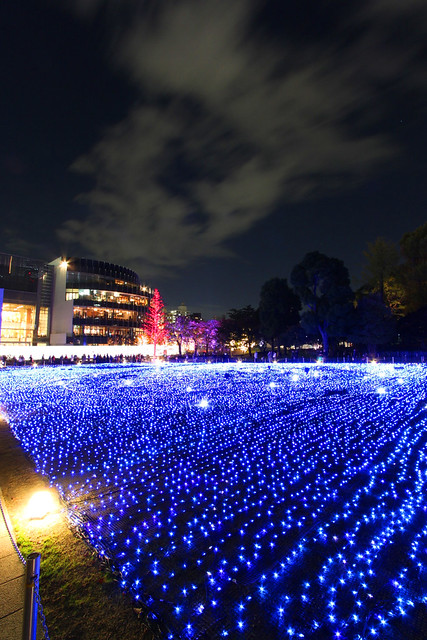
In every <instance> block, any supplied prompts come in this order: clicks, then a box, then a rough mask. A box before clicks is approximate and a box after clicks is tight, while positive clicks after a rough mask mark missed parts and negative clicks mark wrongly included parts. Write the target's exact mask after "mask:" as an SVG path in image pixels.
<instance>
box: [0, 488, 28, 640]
mask: <svg viewBox="0 0 427 640" xmlns="http://www.w3.org/2000/svg"><path fill="white" fill-rule="evenodd" d="M0 500H1V503H2V508H3V512H4V515H5V517H6V522H5V520H4V518H3V515H2V513H1V511H0V638H1V639H2V640H20V639H21V638H22V620H23V606H24V586H25V582H24V581H25V566H24V565H23V564H22V562H21V560H20V559H19V557H18V554H17V553H16V550H15V549H14V547H13V545H12V542H11V540H10V537H9V533H8V530H7V527H8V528H9V531H11V532H12V535H13V529H12V525H11V523H10V520H9V516H8V514H7V510H6V505H5V501H4V498H3V496H2V493H1V490H0ZM6 525H7V526H6Z"/></svg>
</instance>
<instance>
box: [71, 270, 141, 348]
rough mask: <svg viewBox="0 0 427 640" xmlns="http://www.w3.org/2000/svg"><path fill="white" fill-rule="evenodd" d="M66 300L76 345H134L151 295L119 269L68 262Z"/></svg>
mask: <svg viewBox="0 0 427 640" xmlns="http://www.w3.org/2000/svg"><path fill="white" fill-rule="evenodd" d="M65 296H66V299H67V300H72V301H73V336H72V342H73V343H75V344H137V343H138V341H139V340H140V339H141V338H142V335H143V328H142V327H143V322H144V316H145V311H146V308H147V306H148V305H149V303H150V300H151V296H152V291H151V289H149V288H148V287H146V286H143V285H142V284H141V282H140V280H139V277H138V275H137V274H136V273H135V272H134V271H131V270H130V269H126V268H125V267H120V266H118V265H114V264H111V263H109V262H101V261H97V260H87V259H82V258H69V259H67V285H66V294H65Z"/></svg>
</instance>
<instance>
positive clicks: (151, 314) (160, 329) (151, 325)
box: [144, 289, 167, 357]
mask: <svg viewBox="0 0 427 640" xmlns="http://www.w3.org/2000/svg"><path fill="white" fill-rule="evenodd" d="M164 309H165V307H164V304H163V300H162V299H161V297H160V293H159V291H158V289H155V290H154V294H153V298H152V300H151V303H150V306H149V308H148V311H147V315H146V316H145V322H144V330H145V335H146V336H147V339H148V341H149V342H150V343H151V344H153V345H154V357H156V349H157V345H158V344H164V343H165V342H166V339H167V329H166V325H165V310H164Z"/></svg>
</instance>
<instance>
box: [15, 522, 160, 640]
mask: <svg viewBox="0 0 427 640" xmlns="http://www.w3.org/2000/svg"><path fill="white" fill-rule="evenodd" d="M14 528H15V533H16V537H17V543H18V546H19V548H20V550H21V553H22V554H23V555H24V557H26V556H28V555H29V554H30V553H32V552H38V553H40V554H41V563H40V595H41V599H42V603H43V608H44V612H45V615H46V619H47V624H48V628H49V634H50V636H51V638H54V640H117V638H123V639H126V640H133V639H136V638H139V639H142V640H151V639H152V634H151V632H150V631H149V629H148V627H146V626H145V625H144V624H143V622H142V621H141V620H139V619H138V618H137V615H136V613H135V612H134V610H133V609H132V606H131V603H130V599H129V598H128V596H127V595H126V594H123V593H121V592H120V589H119V586H118V583H117V582H116V580H115V579H114V576H113V574H112V573H111V571H109V570H108V569H105V568H102V567H101V566H100V563H99V561H98V560H97V558H96V556H95V553H94V551H93V550H92V549H91V548H90V547H89V546H88V545H87V544H86V543H85V542H84V541H83V540H81V539H80V538H78V537H77V536H75V535H74V534H73V533H72V532H71V531H70V529H69V528H68V526H67V525H66V524H65V523H64V522H63V521H61V522H60V523H58V524H55V526H54V527H52V528H50V529H49V530H48V531H45V530H44V528H43V527H42V526H40V525H37V524H36V525H35V526H32V524H31V523H27V522H25V521H24V520H20V519H18V518H14Z"/></svg>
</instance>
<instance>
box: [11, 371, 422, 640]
mask: <svg viewBox="0 0 427 640" xmlns="http://www.w3.org/2000/svg"><path fill="white" fill-rule="evenodd" d="M426 388H427V367H425V366H419V365H411V366H391V365H390V366H383V365H378V364H376V365H374V364H366V365H339V366H338V365H324V364H316V365H301V366H290V365H278V364H273V365H261V364H260V365H242V364H240V365H227V366H225V365H224V366H222V365H212V366H200V365H199V366H197V365H172V366H170V365H166V366H160V367H159V366H156V367H154V366H150V365H115V366H110V365H101V366H90V367H88V366H81V367H74V368H42V367H38V368H36V369H31V370H30V369H25V370H18V369H6V370H2V371H1V372H0V402H1V409H2V412H3V414H5V415H6V416H7V419H8V420H9V422H10V424H11V427H12V429H13V431H14V433H15V434H16V436H17V437H18V438H19V440H20V441H21V444H22V446H23V448H24V449H25V450H26V451H27V452H28V453H30V454H31V455H32V456H33V458H34V460H35V463H36V466H37V469H38V470H39V471H41V472H42V473H45V474H47V475H48V476H49V477H50V479H51V481H52V483H53V484H55V485H56V486H57V487H58V489H59V491H60V493H61V494H62V496H63V497H64V500H65V501H66V503H67V505H68V508H69V514H70V518H71V520H72V521H73V522H74V523H75V524H77V525H78V526H79V527H80V528H81V530H82V531H83V532H84V533H85V535H86V537H87V538H88V540H89V541H90V542H91V544H92V545H93V546H94V547H95V548H96V549H97V550H98V552H99V553H101V554H103V555H104V556H107V557H109V558H110V559H111V561H112V563H113V565H114V567H115V568H116V569H118V570H119V571H120V574H121V582H120V584H121V586H122V587H123V588H126V589H128V590H129V591H130V592H131V593H132V594H133V596H134V597H135V599H136V600H138V601H139V602H143V603H145V604H146V605H147V606H148V607H149V609H151V611H152V612H153V613H154V614H155V615H156V616H157V618H160V619H162V620H163V621H165V622H166V624H167V627H168V629H169V630H170V633H169V637H170V638H183V639H185V638H192V639H195V638H198V637H200V636H202V635H203V634H205V637H210V638H219V637H230V638H236V637H238V638H242V639H244V638H245V637H255V636H256V637H259V638H264V637H266V638H267V637H271V638H272V639H273V638H289V637H292V638H313V639H315V640H323V639H324V638H357V637H361V638H362V637H364V638H365V637H366V638H367V637H381V638H383V637H384V638H387V639H388V640H393V639H395V640H397V639H398V638H403V637H405V638H406V637H407V638H411V639H415V638H420V639H421V638H422V637H423V635H422V625H421V623H420V622H419V621H420V619H421V617H422V615H423V613H422V612H423V611H425V606H426V603H427V596H426V587H425V585H426V574H425V548H426V542H427V505H426V495H427V491H426V483H427V446H426V445H427V429H426V426H427V406H426V398H427V395H426ZM139 606H140V605H139ZM424 615H425V613H424ZM417 625H418V626H417ZM418 630H419V635H418V636H417V633H418ZM254 634H255V635H254ZM384 634H386V635H384Z"/></svg>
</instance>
